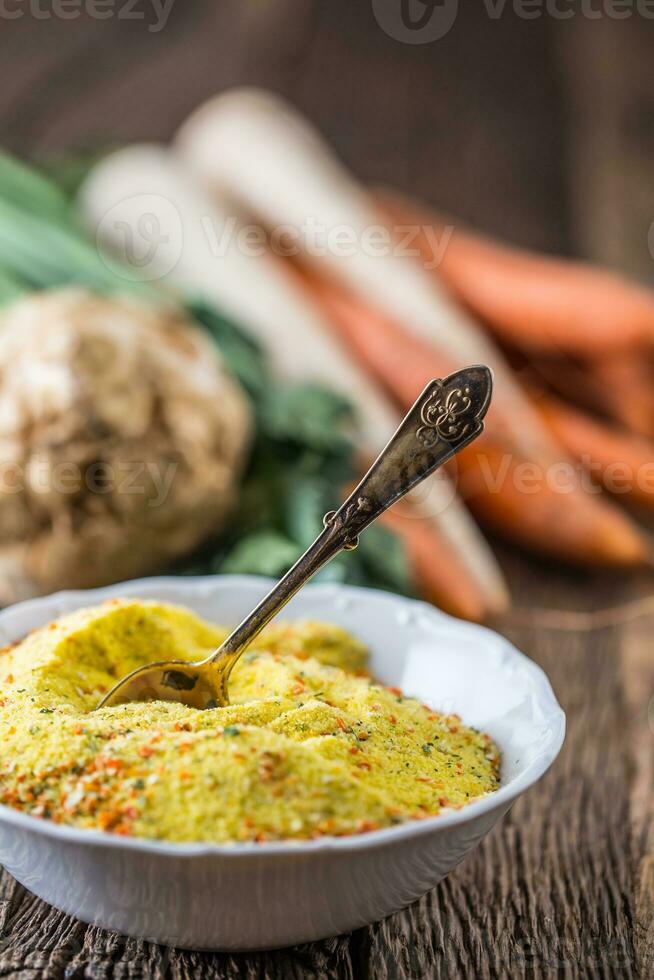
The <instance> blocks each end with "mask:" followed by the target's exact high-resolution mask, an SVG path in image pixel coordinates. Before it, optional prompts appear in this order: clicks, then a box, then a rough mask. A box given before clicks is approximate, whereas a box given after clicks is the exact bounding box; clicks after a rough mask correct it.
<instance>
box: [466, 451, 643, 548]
mask: <svg viewBox="0 0 654 980" xmlns="http://www.w3.org/2000/svg"><path fill="white" fill-rule="evenodd" d="M480 441H481V440H477V444H476V445H473V446H470V448H469V449H467V450H465V451H464V452H463V453H459V456H458V457H457V458H458V462H459V485H458V489H459V492H460V494H461V496H462V498H463V499H464V500H465V501H466V502H467V504H468V506H469V507H470V509H471V510H472V511H473V513H474V514H476V516H477V517H478V518H479V520H480V521H482V522H483V523H484V524H486V525H487V526H488V527H492V528H494V529H495V530H496V531H498V532H499V533H500V534H502V535H503V536H504V537H506V538H508V539H510V540H512V541H514V542H515V543H516V544H518V545H520V546H522V547H526V548H528V549H530V550H534V551H537V552H540V553H542V554H546V555H550V556H551V557H553V558H562V559H565V560H566V561H569V562H572V563H573V564H584V565H612V566H618V567H619V566H624V567H629V566H636V565H639V564H642V563H644V562H647V561H649V560H651V555H650V545H649V542H648V541H647V539H646V538H645V536H644V535H643V534H642V533H641V532H640V531H639V529H638V527H637V525H636V524H634V523H633V522H632V521H630V520H629V519H628V518H627V517H626V515H624V514H623V513H622V511H620V510H619V509H618V508H617V507H614V506H613V505H612V504H611V503H610V502H609V501H607V500H606V498H604V497H603V496H600V495H598V496H591V495H590V494H588V493H587V492H584V491H583V490H581V489H580V487H579V485H578V484H577V483H575V481H574V474H573V473H571V472H569V471H567V470H566V469H563V468H562V471H561V473H560V474H559V473H557V472H556V471H554V470H552V469H551V470H549V472H545V473H544V474H543V472H542V471H541V470H540V468H539V467H538V466H537V465H536V464H534V463H533V462H531V461H524V460H516V459H515V458H514V459H513V460H512V461H511V464H510V465H508V466H507V457H506V454H505V453H504V452H502V450H501V449H500V448H499V447H498V446H497V445H496V444H493V443H491V444H485V445H483V446H480ZM562 466H565V464H562ZM532 467H535V468H534V469H532ZM550 478H551V479H553V480H554V481H555V483H556V484H557V485H559V479H560V480H561V484H560V486H561V488H562V489H561V490H560V491H557V489H555V488H554V487H553V486H552V485H551V484H550V482H549V480H550ZM489 487H490V488H491V489H490V492H489ZM564 488H565V489H564Z"/></svg>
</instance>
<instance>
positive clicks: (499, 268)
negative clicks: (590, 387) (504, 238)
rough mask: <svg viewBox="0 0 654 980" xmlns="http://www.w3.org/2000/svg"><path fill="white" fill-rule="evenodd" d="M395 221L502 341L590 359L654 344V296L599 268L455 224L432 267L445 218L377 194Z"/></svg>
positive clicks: (446, 227) (445, 230) (392, 196)
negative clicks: (410, 230) (414, 236)
mask: <svg viewBox="0 0 654 980" xmlns="http://www.w3.org/2000/svg"><path fill="white" fill-rule="evenodd" d="M378 201H379V203H380V204H381V205H382V207H383V208H384V210H385V212H386V213H387V215H388V216H389V217H390V220H391V222H392V223H393V224H395V225H397V224H402V225H405V226H407V225H410V226H412V227H415V228H416V229H417V230H418V231H419V234H418V241H417V245H418V248H419V250H420V252H421V254H422V256H423V257H424V258H425V259H426V260H427V262H428V263H429V267H431V268H432V271H433V274H434V275H435V276H437V277H438V278H439V279H440V280H441V281H442V282H444V283H445V284H446V285H447V287H448V288H449V289H450V290H451V291H452V293H453V294H454V295H455V296H457V297H458V298H459V299H460V300H461V301H462V302H463V303H464V304H465V305H466V306H467V307H468V309H470V310H471V311H472V312H473V313H475V314H476V315H477V316H478V317H479V318H480V319H482V320H483V321H484V322H485V323H487V324H488V326H489V327H491V328H492V329H493V331H494V332H495V333H496V334H497V335H498V337H501V338H502V339H503V340H505V341H508V342H510V343H512V344H515V345H516V346H518V347H521V348H523V349H525V350H531V351H541V352H542V351H546V352H548V351H552V350H554V351H562V352H563V351H565V352H567V353H570V354H580V355H584V356H588V357H596V356H600V355H604V354H607V353H610V352H613V351H616V350H624V349H625V348H629V347H635V346H641V347H644V346H647V345H650V346H651V345H652V344H653V343H654V294H653V293H652V292H651V291H650V290H648V289H645V288H643V287H641V286H638V285H636V284H634V283H631V282H629V281H628V280H626V279H624V278H622V277H621V276H618V275H616V274H614V273H611V272H608V271H606V270H604V269H596V268H593V267H592V266H590V265H588V264H586V263H582V262H576V261H572V260H569V259H559V258H553V257H551V256H547V255H541V254H538V253H535V252H527V251H523V250H521V249H516V248H511V247H509V246H507V245H502V244H500V243H498V242H496V241H493V240H492V239H491V238H487V237H484V236H482V235H478V234H474V233H473V232H470V231H468V230H463V229H461V228H460V227H459V226H458V225H457V226H456V227H455V229H454V231H453V232H452V233H451V234H450V236H449V238H448V239H447V244H446V246H445V247H443V249H442V254H441V258H440V262H439V263H438V266H437V268H433V260H434V247H433V242H432V241H430V238H429V237H428V235H427V234H426V233H425V227H427V228H429V230H430V235H432V236H434V235H435V236H436V237H437V238H438V240H439V241H445V239H444V238H442V236H443V235H444V234H447V233H448V231H449V227H450V226H449V225H448V223H447V221H445V220H444V219H442V218H439V217H437V216H435V215H434V214H432V213H430V212H429V209H428V208H427V207H426V206H424V205H421V204H417V203H415V202H410V201H407V200H406V199H405V198H403V197H400V196H399V195H396V194H390V193H388V192H383V193H381V194H380V195H379V197H378Z"/></svg>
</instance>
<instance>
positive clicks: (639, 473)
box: [535, 396, 654, 510]
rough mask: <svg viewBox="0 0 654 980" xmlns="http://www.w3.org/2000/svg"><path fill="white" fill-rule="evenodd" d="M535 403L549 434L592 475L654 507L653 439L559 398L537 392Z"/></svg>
mask: <svg viewBox="0 0 654 980" xmlns="http://www.w3.org/2000/svg"><path fill="white" fill-rule="evenodd" d="M535 401H536V404H537V407H538V410H539V411H540V413H541V416H542V418H543V420H544V422H545V424H546V425H547V426H548V428H549V429H550V431H551V432H552V434H553V435H554V436H555V437H556V438H557V439H559V441H560V442H561V444H562V445H563V446H565V448H566V450H567V451H568V452H569V453H570V455H571V456H574V457H575V459H579V460H581V461H582V462H583V463H584V465H585V466H586V467H587V468H588V470H589V472H590V475H591V477H592V478H593V479H595V480H597V481H598V482H599V483H601V484H602V485H603V486H604V488H605V489H606V490H608V491H609V492H611V493H614V494H618V495H621V496H624V497H625V499H629V500H633V501H634V502H636V503H638V504H640V505H641V506H643V507H647V508H649V509H650V510H654V443H653V442H650V441H649V440H648V439H643V438H640V437H638V436H634V435H631V434H630V433H628V432H624V431H622V430H620V429H617V428H615V427H613V426H610V425H607V424H606V423H604V422H601V421H599V420H598V419H594V418H592V417H591V416H589V415H586V414H585V413H584V412H581V411H579V410H577V409H574V408H571V407H570V406H569V405H564V404H563V403H562V402H560V401H559V400H558V399H555V398H551V397H545V396H538V397H537V398H536V399H535Z"/></svg>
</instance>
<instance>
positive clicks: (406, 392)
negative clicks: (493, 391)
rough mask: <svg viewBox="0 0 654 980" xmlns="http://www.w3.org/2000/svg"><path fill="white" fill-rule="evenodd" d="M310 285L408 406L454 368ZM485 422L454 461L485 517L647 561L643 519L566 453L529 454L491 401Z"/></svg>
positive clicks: (572, 545) (531, 538) (542, 545)
mask: <svg viewBox="0 0 654 980" xmlns="http://www.w3.org/2000/svg"><path fill="white" fill-rule="evenodd" d="M312 288H313V292H314V295H315V296H316V298H317V299H318V301H319V302H321V304H322V305H323V308H324V309H325V310H326V311H327V312H328V313H329V315H330V318H331V322H332V323H333V325H334V328H335V330H336V331H337V333H338V334H339V335H340V336H341V337H342V338H343V340H344V341H345V342H346V343H347V344H348V345H349V346H350V348H351V350H352V351H353V352H354V353H355V355H356V356H357V357H358V359H359V360H360V362H361V363H362V364H363V365H365V367H366V368H367V369H368V370H369V371H370V373H371V374H372V375H373V376H374V377H377V378H378V380H379V381H380V382H382V383H383V384H384V385H385V387H386V389H387V390H388V391H389V392H390V393H391V394H392V395H393V396H394V397H395V398H396V400H397V401H398V402H399V403H400V404H401V405H403V406H408V405H410V404H411V402H412V398H413V397H414V392H415V391H416V389H417V388H419V387H420V385H421V384H425V383H426V382H427V380H428V379H429V378H431V377H434V376H438V375H442V374H446V373H448V371H449V370H451V367H452V365H451V364H449V363H447V362H446V360H445V359H444V358H443V356H442V355H441V354H439V352H438V351H436V350H434V349H433V348H432V347H431V346H430V345H429V344H425V343H424V342H422V341H421V340H419V339H418V338H416V337H412V336H410V335H406V334H405V333H404V332H403V330H402V328H401V327H399V326H398V325H397V324H396V323H393V322H392V321H390V320H388V319H386V318H384V317H382V316H380V315H379V314H378V313H376V312H375V311H373V310H370V309H369V308H368V307H366V306H365V305H363V304H362V303H360V302H358V301H357V300H355V299H353V298H352V297H351V296H348V295H347V294H346V293H344V292H343V291H341V290H336V289H335V287H333V286H331V285H327V284H325V283H320V282H316V281H314V282H313V287H312ZM487 423H488V424H487V427H486V430H485V431H484V433H482V435H481V436H480V437H479V438H478V439H477V440H476V442H475V444H474V445H473V446H470V447H468V448H467V449H464V450H463V451H462V452H460V453H459V454H458V456H457V461H456V465H457V469H458V473H459V484H458V488H459V490H460V492H461V493H462V495H463V497H464V499H465V500H466V502H467V503H468V505H469V506H470V508H471V509H472V511H473V513H474V514H475V515H476V516H477V517H478V518H479V519H480V520H482V521H484V522H485V523H487V524H488V525H489V526H491V527H493V528H494V529H495V530H498V531H500V532H501V533H502V534H504V535H505V536H506V537H508V538H511V539H512V540H514V541H516V542H518V543H520V544H522V545H524V546H527V547H529V548H532V549H534V550H537V551H540V552H542V553H545V554H550V555H555V556H557V557H561V558H565V559H566V560H569V561H573V562H578V563H582V564H583V563H585V564H591V565H592V564H606V565H617V566H620V565H638V564H641V563H644V562H646V561H648V560H649V542H648V540H647V538H646V537H645V535H644V534H642V533H641V531H640V529H639V528H638V526H637V525H636V524H635V523H634V522H633V521H631V520H630V519H629V517H628V516H627V515H625V514H623V513H622V512H621V511H620V510H618V509H617V508H616V507H614V506H613V504H611V503H610V502H609V501H608V500H606V499H604V498H603V497H600V496H594V495H591V494H588V493H586V492H584V490H583V489H582V488H581V486H580V483H579V479H578V477H577V474H576V473H575V472H574V469H573V468H572V464H570V463H569V462H568V461H566V460H565V458H564V456H563V454H562V453H560V454H559V457H558V459H557V457H556V455H548V456H545V457H543V458H541V459H539V460H535V459H534V458H529V457H528V456H525V455H524V454H523V453H521V452H520V450H519V449H518V450H517V449H516V447H515V445H513V444H512V443H511V441H510V439H508V438H507V435H506V429H505V427H504V425H503V420H502V417H501V415H500V414H499V413H498V412H497V411H496V410H495V411H494V410H493V407H492V406H491V410H490V411H489V413H488V416H487ZM561 477H562V478H563V481H562V485H559V481H560V480H561Z"/></svg>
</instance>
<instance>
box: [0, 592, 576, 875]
mask: <svg viewBox="0 0 654 980" xmlns="http://www.w3.org/2000/svg"><path fill="white" fill-rule="evenodd" d="M273 582H274V580H273V579H269V578H265V577H263V576H257V575H197V576H170V575H169V576H151V577H148V578H141V579H131V580H130V581H127V582H119V583H117V584H115V585H109V586H103V587H101V588H97V589H65V590H62V591H60V592H54V593H51V594H50V595H47V596H39V597H37V598H34V599H26V600H24V601H23V602H19V603H15V604H14V605H12V606H8V607H7V608H6V609H3V610H1V611H0V631H1V630H3V629H4V624H5V621H6V620H8V619H9V618H10V617H11V616H12V615H15V614H16V613H17V612H22V613H26V612H30V611H31V610H32V609H35V610H37V609H45V608H47V607H48V606H52V607H56V605H57V603H64V602H65V603H66V604H69V603H70V602H72V601H76V602H79V604H80V606H84V605H92V604H94V603H95V602H96V601H98V602H103V601H104V600H106V599H112V598H117V597H123V596H130V595H133V596H138V594H139V590H140V589H148V590H150V589H153V588H156V589H158V588H159V587H161V590H162V592H164V593H165V592H166V591H167V590H168V589H170V588H171V587H174V588H175V589H176V590H181V591H182V592H188V593H189V594H193V593H194V592H197V590H198V587H203V589H204V590H206V591H207V592H209V591H211V590H212V589H214V588H216V587H218V588H220V586H221V585H231V586H236V587H239V586H246V587H248V588H251V587H252V585H257V586H258V587H260V588H261V589H262V590H263V589H264V588H265V587H270V586H271V585H272V584H273ZM302 591H303V594H304V593H305V592H309V591H310V592H311V593H312V594H314V595H315V594H317V593H323V594H326V595H337V594H346V595H354V596H356V595H360V594H363V595H365V596H366V597H367V598H370V597H371V596H375V597H379V599H380V601H382V602H384V603H390V604H393V605H397V606H398V608H399V607H401V606H403V607H405V608H407V607H409V606H410V607H411V609H414V610H417V611H420V612H422V613H423V614H424V615H426V616H427V617H428V618H431V619H433V620H434V623H435V624H437V625H438V626H439V627H440V628H442V627H443V626H449V627H450V628H451V629H452V630H453V631H454V632H455V633H457V634H461V633H462V632H465V633H467V634H468V636H472V637H474V636H479V637H484V638H486V639H488V638H492V640H493V642H499V643H501V645H502V647H503V648H504V652H505V654H506V655H507V658H508V660H511V661H514V662H517V663H519V665H520V667H521V670H523V671H525V672H526V673H527V674H528V675H529V676H530V679H531V681H532V682H533V687H534V692H535V693H536V694H537V695H538V697H539V702H540V704H541V705H542V706H543V707H545V708H546V709H547V717H548V722H549V725H550V728H551V731H550V735H549V737H548V739H547V741H546V742H545V744H544V745H543V747H542V749H541V751H540V752H539V753H538V754H537V755H536V756H535V757H534V758H533V759H532V760H531V762H529V763H528V764H527V765H526V767H525V769H524V770H523V771H522V772H521V773H519V774H518V775H516V776H515V777H513V778H512V779H511V780H510V781H509V782H507V783H506V784H505V785H500V788H499V789H497V790H495V791H494V792H493V793H490V794H488V795H487V796H483V797H481V798H480V799H478V800H473V801H472V802H471V803H467V804H466V805H465V806H464V807H463V808H462V809H461V810H456V811H448V812H444V813H441V814H440V815H437V816H432V817H425V818H424V819H422V820H407V821H406V822H404V823H401V824H398V825H396V826H394V827H386V828H383V829H381V830H373V831H369V832H367V833H359V834H350V835H347V836H343V837H334V836H331V837H330V836H324V837H321V838H319V839H317V840H309V841H307V840H284V841H267V842H262V843H256V842H248V843H233V844H231V843H226V844H216V843H210V842H202V841H197V842H195V841H193V842H187V843H183V842H174V841H158V840H150V839H148V838H144V837H124V836H122V835H119V834H113V833H110V832H107V831H101V830H93V829H87V828H76V827H69V826H65V825H63V824H57V823H54V822H52V821H50V820H46V819H43V818H39V817H33V816H30V815H29V814H26V813H22V812H21V811H20V810H16V809H14V808H12V807H8V806H5V805H4V804H0V822H3V823H7V824H11V825H13V826H15V827H18V828H20V829H23V830H26V831H29V832H30V833H34V834H38V835H43V836H46V837H51V838H55V839H59V840H65V841H67V842H68V843H78V844H80V845H91V846H94V847H95V846H99V847H109V848H119V849H121V850H126V849H127V850H135V851H141V852H148V853H151V854H152V853H154V854H161V855H165V856H169V857H176V858H183V857H194V858H197V857H201V856H205V855H220V857H222V858H227V859H232V858H233V859H238V858H245V857H257V858H261V857H263V856H264V855H266V856H270V857H273V856H279V857H282V856H284V855H290V854H293V855H299V854H311V853H315V852H317V851H318V852H325V851H352V850H359V849H362V848H369V847H379V846H382V845H385V844H392V843H393V842H395V841H399V840H403V839H405V838H407V837H418V836H421V835H422V834H431V833H434V832H439V831H445V830H447V829H448V828H450V827H453V826H457V825H461V824H465V823H468V822H469V821H471V820H472V819H474V818H475V817H477V816H479V815H481V814H483V813H487V812H489V811H492V810H495V809H497V808H498V807H501V806H502V805H503V804H507V805H508V804H510V803H512V802H513V801H514V800H515V799H516V798H517V797H518V796H520V795H521V794H522V793H524V792H525V790H527V789H529V787H530V786H532V785H533V784H534V783H536V782H537V781H538V780H539V779H540V777H541V776H542V775H543V774H544V773H545V772H546V771H547V769H549V767H550V766H551V765H552V763H553V762H554V760H555V759H556V757H557V755H558V754H559V751H560V749H561V746H562V745H563V741H564V738H565V727H566V724H565V714H564V712H563V709H562V708H561V706H560V705H559V703H558V701H557V699H556V697H555V695H554V691H553V690H552V686H551V684H550V682H549V679H548V677H547V675H546V674H545V672H544V671H543V670H542V668H541V667H539V666H538V665H537V664H536V663H534V662H533V660H531V659H530V658H529V657H527V656H526V654H524V653H521V652H520V651H519V650H518V649H517V648H516V647H515V646H514V645H513V644H512V643H510V642H509V641H508V640H507V639H506V638H505V637H503V636H502V635H501V634H499V633H496V632H495V631H494V630H491V629H488V628H487V627H485V626H479V625H477V624H475V623H468V622H464V621H463V620H459V619H455V618H454V617H453V616H449V615H448V614H447V613H444V612H442V611H441V610H440V609H437V608H435V607H434V606H432V605H430V604H429V603H426V602H423V601H421V600H419V599H410V598H407V597H405V596H400V595H396V594H394V593H391V592H383V591H382V590H378V589H369V588H364V587H362V586H355V585H341V584H316V585H308V586H306V587H305V588H304V589H303V590H302ZM162 601H166V600H165V597H164V596H163V595H162ZM170 601H173V600H170ZM176 601H177V602H179V601H180V600H179V599H178V600H176ZM71 608H72V607H71ZM58 615H61V613H60V612H56V611H55V612H54V613H52V614H51V613H48V619H49V618H51V617H52V618H56V617H57V616H58ZM0 642H1V638H0ZM8 642H11V641H8ZM464 721H465V719H464ZM500 748H501V746H500Z"/></svg>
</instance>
